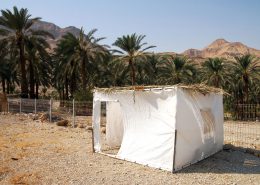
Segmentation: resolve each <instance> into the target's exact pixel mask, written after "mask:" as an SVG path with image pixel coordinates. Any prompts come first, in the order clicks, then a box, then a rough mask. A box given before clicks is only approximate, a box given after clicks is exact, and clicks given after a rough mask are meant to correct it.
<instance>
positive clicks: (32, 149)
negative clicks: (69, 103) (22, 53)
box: [0, 114, 260, 185]
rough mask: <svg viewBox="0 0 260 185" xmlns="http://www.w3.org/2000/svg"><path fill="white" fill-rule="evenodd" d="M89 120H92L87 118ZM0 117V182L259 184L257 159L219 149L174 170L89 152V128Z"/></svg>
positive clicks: (258, 163) (259, 173)
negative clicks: (169, 170) (209, 155)
mask: <svg viewBox="0 0 260 185" xmlns="http://www.w3.org/2000/svg"><path fill="white" fill-rule="evenodd" d="M86 123H87V124H90V121H86ZM80 127H82V128H79V127H77V128H71V127H60V126H56V125H55V124H54V123H48V122H43V123H41V122H40V121H39V120H33V119H32V118H31V117H29V116H27V115H10V114H8V115H0V184H3V185H6V184H37V185H38V184H62V185H63V184H116V185H117V184H241V185H242V184H243V185H244V184H259V182H260V158H259V157H256V156H254V155H251V154H247V153H243V152H240V151H234V150H223V151H221V152H219V153H217V154H215V155H213V156H211V157H209V158H207V159H205V160H203V161H201V162H199V163H197V164H194V165H192V166H190V167H187V168H185V169H183V170H181V171H179V172H177V173H174V174H172V173H170V172H166V171H162V170H159V169H153V168H150V167H146V166H142V165H139V164H134V163H131V162H127V161H122V160H118V159H114V158H110V157H107V156H104V155H101V154H93V153H92V150H91V147H92V141H91V131H90V130H88V129H86V128H83V127H84V126H80Z"/></svg>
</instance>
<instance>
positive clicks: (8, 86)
mask: <svg viewBox="0 0 260 185" xmlns="http://www.w3.org/2000/svg"><path fill="white" fill-rule="evenodd" d="M7 94H10V81H9V80H8V81H7Z"/></svg>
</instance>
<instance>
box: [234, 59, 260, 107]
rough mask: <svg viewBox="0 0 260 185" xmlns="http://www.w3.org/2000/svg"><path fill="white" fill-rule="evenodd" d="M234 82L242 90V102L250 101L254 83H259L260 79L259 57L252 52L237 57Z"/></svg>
mask: <svg viewBox="0 0 260 185" xmlns="http://www.w3.org/2000/svg"><path fill="white" fill-rule="evenodd" d="M233 69H234V77H233V79H234V80H235V81H234V83H235V84H237V86H238V88H241V90H242V93H243V95H242V99H243V100H242V102H244V101H245V102H246V103H248V100H249V90H250V87H251V86H252V85H253V84H259V81H260V66H259V63H258V59H257V58H255V57H253V56H252V55H250V54H246V55H244V56H240V57H235V62H234V63H233Z"/></svg>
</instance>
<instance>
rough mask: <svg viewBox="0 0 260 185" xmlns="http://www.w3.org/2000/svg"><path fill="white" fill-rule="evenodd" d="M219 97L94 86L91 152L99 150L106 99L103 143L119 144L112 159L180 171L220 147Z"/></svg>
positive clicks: (179, 89)
mask: <svg viewBox="0 0 260 185" xmlns="http://www.w3.org/2000/svg"><path fill="white" fill-rule="evenodd" d="M222 98H223V95H222V94H221V93H213V92H210V93H208V94H206V95H203V94H201V93H199V92H198V91H192V90H186V89H184V88H182V87H181V86H172V87H165V88H163V87H162V88H144V89H142V90H138V91H136V90H126V89H123V90H109V92H107V91H104V89H102V90H101V89H96V90H95V92H94V101H93V134H94V137H93V138H94V141H93V142H94V143H93V144H94V151H95V152H99V153H102V143H101V136H100V116H101V115H100V110H101V102H106V117H107V119H106V142H107V144H108V145H109V146H111V147H115V146H119V147H120V149H119V151H118V153H117V155H115V156H114V157H116V158H119V159H123V160H127V161H132V162H136V163H140V164H143V165H148V166H151V167H155V168H160V169H164V170H167V171H176V170H179V169H182V168H183V167H186V166H189V165H190V164H193V163H196V162H197V161H200V160H202V159H204V158H206V157H208V156H210V155H212V154H214V153H216V152H218V151H220V150H222V146H223V120H224V119H223V103H222ZM176 133H177V134H176Z"/></svg>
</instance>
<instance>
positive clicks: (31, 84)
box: [29, 61, 35, 98]
mask: <svg viewBox="0 0 260 185" xmlns="http://www.w3.org/2000/svg"><path fill="white" fill-rule="evenodd" d="M29 62H30V63H29V72H30V79H29V84H30V91H29V94H30V98H35V94H34V84H35V80H34V70H33V65H32V61H29Z"/></svg>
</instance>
